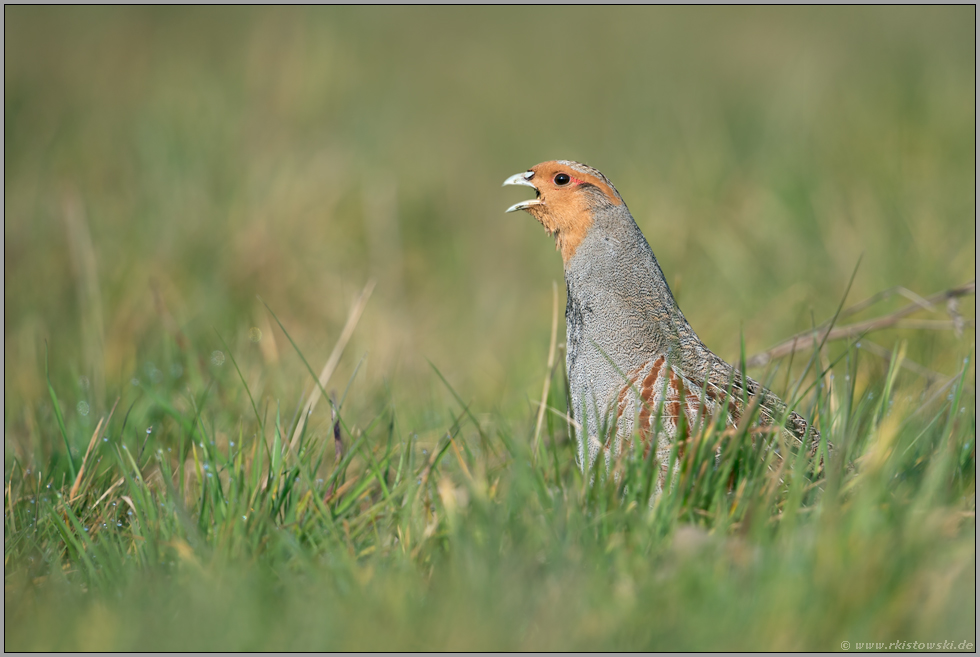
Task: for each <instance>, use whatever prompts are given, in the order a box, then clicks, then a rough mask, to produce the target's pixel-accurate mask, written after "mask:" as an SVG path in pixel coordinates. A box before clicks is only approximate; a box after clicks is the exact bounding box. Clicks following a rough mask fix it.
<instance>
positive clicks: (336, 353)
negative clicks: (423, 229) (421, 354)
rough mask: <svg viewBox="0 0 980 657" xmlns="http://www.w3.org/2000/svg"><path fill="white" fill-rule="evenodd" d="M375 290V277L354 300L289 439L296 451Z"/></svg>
mask: <svg viewBox="0 0 980 657" xmlns="http://www.w3.org/2000/svg"><path fill="white" fill-rule="evenodd" d="M373 291H374V279H371V280H369V281H368V282H367V285H365V286H364V290H363V291H361V295H360V296H359V297H357V301H355V302H354V307H353V308H351V310H350V315H348V316H347V323H346V324H344V329H343V331H341V332H340V338H338V339H337V344H335V345H334V348H333V351H332V352H330V358H328V359H327V362H326V364H325V365H324V366H323V370H321V372H320V377H319V380H320V385H318V386H314V387H313V390H312V392H310V398H309V399H307V400H306V406H305V407H304V408H303V414H302V415H301V416H300V418H299V421H298V422H297V423H296V430H295V431H293V438H292V440H290V441H289V448H290V449H291V450H292V451H294V452H295V451H296V446H297V445H298V444H299V437H300V434H301V433H303V425H304V424H305V421H306V420H307V419H308V418H309V417H310V414H311V413H312V412H313V409H314V408H316V404H317V402H318V401H320V389H321V388H325V387H326V386H327V382H328V381H330V377H331V376H333V371H334V370H335V369H336V368H337V363H339V362H340V357H341V356H342V355H343V353H344V347H346V346H347V341H348V340H350V337H351V335H353V333H354V328H355V327H356V326H357V321H358V320H359V319H360V318H361V313H362V312H364V306H365V305H367V302H368V299H370V298H371V292H373Z"/></svg>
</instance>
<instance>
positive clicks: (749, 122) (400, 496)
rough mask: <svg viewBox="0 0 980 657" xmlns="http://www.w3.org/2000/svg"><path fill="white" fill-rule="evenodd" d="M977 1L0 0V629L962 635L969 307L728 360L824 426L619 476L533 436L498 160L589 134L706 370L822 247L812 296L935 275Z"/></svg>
mask: <svg viewBox="0 0 980 657" xmlns="http://www.w3.org/2000/svg"><path fill="white" fill-rule="evenodd" d="M974 19H975V9H974V8H972V7H947V8H939V9H932V8H910V9H905V8H863V9H849V8H832V9H819V8H810V9H806V10H791V9H761V8H760V9H752V10H736V9H732V10H729V9H715V10H709V9H697V8H695V9H682V8H677V9H660V8H636V9H632V8H619V9H616V10H599V9H577V8H565V9H564V10H563V13H562V15H561V16H560V17H556V16H555V15H554V13H553V11H552V10H551V9H549V8H531V9H526V10H524V9H514V8H499V9H497V8H485V9H479V10H466V9H461V8H460V9H450V10H439V9H434V8H433V9H426V10H408V9H404V10H403V9H391V8H388V9H380V8H379V9H360V10H358V9H334V8H310V9H295V8H294V9H285V10H278V9H246V10H235V11H231V10H228V11H225V10H218V9H187V8H174V9H169V8H157V9H148V10H144V9H141V8H140V9H136V8H133V9H127V8H95V9H85V8H81V9H75V8H33V7H13V8H6V9H5V28H4V29H5V83H4V86H5V118H4V126H5V140H4V163H5V173H4V176H5V178H4V181H5V193H4V207H5V221H4V238H5V240H4V241H5V245H4V272H5V283H4V292H5V299H4V312H5V323H4V401H5V404H4V586H5V589H4V590H5V596H4V598H5V604H4V620H5V628H6V629H5V635H4V647H5V649H6V650H119V651H122V650H146V649H154V650H284V649H293V650H368V649H375V650H381V649H390V650H396V649H397V650H413V649H414V650H437V649H441V650H466V649H469V650H478V649H496V650H559V649H561V650H641V649H642V650H674V649H677V650H681V649H688V650H708V649H714V650H804V649H806V650H838V649H841V648H842V642H844V641H848V642H850V646H849V647H850V649H851V650H856V649H863V648H861V647H859V646H858V644H859V643H865V642H884V643H885V644H886V645H887V644H889V643H890V642H893V641H922V642H927V641H932V642H942V641H952V642H953V644H954V646H958V645H960V643H961V642H969V643H971V644H972V645H973V647H975V646H976V628H975V616H976V602H975V600H976V587H975V581H976V557H975V554H976V541H975V531H976V524H975V512H976V488H975V472H976V412H975V409H976V401H975V378H976V374H975V365H974V353H975V329H974V325H973V323H972V322H971V321H966V322H965V323H963V322H960V323H958V324H957V325H956V327H957V330H955V331H954V330H950V326H951V325H950V326H947V325H946V324H943V326H942V327H941V328H942V329H943V330H933V329H934V328H936V327H938V326H939V325H938V324H935V323H933V324H929V323H920V324H916V325H915V326H914V327H913V326H912V325H908V324H906V325H903V324H898V325H895V326H892V327H890V328H888V329H887V330H883V331H879V332H875V333H872V334H867V335H863V336H861V337H858V338H856V339H853V340H850V341H846V342H845V341H842V342H831V343H829V344H827V345H826V347H825V348H824V349H822V350H818V351H815V350H814V349H813V348H807V349H804V350H801V351H800V352H798V353H796V354H795V355H794V356H793V357H786V358H781V359H778V360H777V361H775V362H773V363H771V364H770V367H769V369H768V370H767V371H755V372H750V374H751V375H753V376H756V377H757V378H761V379H764V380H768V381H770V382H771V384H772V386H773V387H774V389H775V390H776V391H777V392H778V393H780V394H781V395H783V396H785V397H795V398H797V399H796V401H797V406H798V409H799V410H801V411H802V412H803V413H804V414H805V415H807V416H808V417H811V418H815V421H816V424H817V425H818V426H819V428H820V429H821V431H822V434H823V435H824V436H825V437H826V438H827V439H828V440H829V441H830V442H832V443H833V445H834V450H833V451H832V453H831V454H830V456H829V458H825V459H824V460H823V461H820V460H812V459H810V458H808V457H807V456H806V455H805V454H801V455H790V456H789V457H788V458H786V459H785V460H783V461H782V462H780V461H778V460H776V459H775V456H774V454H773V452H772V451H771V450H769V451H766V450H764V449H763V444H764V443H763V441H761V440H759V439H758V437H757V438H756V439H755V440H754V441H753V440H752V438H751V436H749V435H746V433H745V432H744V431H739V432H728V433H725V432H723V431H721V430H720V428H718V427H714V428H712V429H711V430H709V431H708V432H707V433H705V434H702V435H700V436H695V437H692V438H691V443H690V444H688V449H686V450H685V451H684V453H683V455H682V456H678V455H677V454H676V453H675V455H674V456H673V458H674V459H676V463H677V467H676V469H675V470H672V472H675V475H674V476H675V481H674V483H673V485H671V486H668V488H667V492H665V493H664V494H662V495H660V496H658V497H656V499H655V501H654V502H653V504H649V503H648V500H649V495H648V492H649V490H650V488H651V485H652V484H651V482H652V477H653V476H654V475H655V474H656V473H657V472H658V471H659V464H656V463H653V462H650V461H645V460H643V459H642V458H641V457H640V456H630V457H627V458H624V459H623V460H621V461H619V462H617V463H615V464H613V473H614V474H613V476H606V475H605V473H604V472H599V473H588V474H586V475H584V476H583V474H582V473H581V472H579V471H578V470H577V468H576V467H575V465H574V447H573V445H572V444H571V443H570V441H569V439H568V427H567V424H566V422H565V420H564V419H563V418H562V415H561V414H562V413H563V412H564V410H565V409H566V408H567V404H566V387H565V380H564V375H563V368H562V366H561V364H562V362H563V361H564V358H563V354H562V353H561V344H560V343H561V341H562V338H561V336H562V334H563V333H562V327H561V322H558V323H557V327H556V330H557V335H558V338H557V340H556V342H557V343H558V344H555V345H553V346H552V345H551V344H550V341H549V337H550V335H551V331H549V329H550V327H551V320H552V312H551V308H552V280H559V281H560V279H561V271H560V264H559V259H558V258H557V256H556V255H555V254H554V253H553V252H551V247H550V244H548V242H547V240H546V239H544V238H542V236H541V235H540V233H538V231H537V228H536V226H534V225H533V222H532V223H529V221H530V220H527V221H513V220H512V217H511V216H506V217H502V216H500V213H501V212H502V210H503V209H504V208H505V207H507V206H508V205H510V204H511V203H513V202H514V199H513V198H512V195H509V194H507V193H506V192H507V190H499V189H497V186H498V185H499V183H500V181H502V180H503V178H505V177H506V176H507V175H510V174H512V173H515V172H516V171H519V170H522V169H524V168H526V167H527V166H530V165H532V164H534V163H536V162H539V161H541V160H545V159H550V158H554V157H572V158H576V159H582V160H584V161H586V162H589V163H590V164H593V165H595V166H598V167H599V168H600V169H601V170H603V171H604V172H605V173H606V174H607V175H609V176H610V178H611V179H612V180H614V181H615V183H616V185H617V188H618V189H619V190H620V191H621V192H622V193H623V195H624V198H626V199H627V201H628V203H629V204H630V208H631V210H632V211H633V213H634V215H635V216H636V218H637V220H638V222H639V223H640V226H641V228H642V229H643V230H644V232H645V234H646V235H647V236H648V238H649V239H650V242H651V245H652V246H653V249H654V251H655V252H656V253H657V256H658V258H659V259H660V262H661V264H662V266H663V268H664V270H665V272H666V273H667V276H668V280H669V282H670V284H671V285H672V287H673V289H674V292H675V294H676V296H677V298H678V300H679V301H680V303H681V306H682V308H683V309H684V311H685V313H686V315H687V317H688V318H689V320H690V321H691V323H692V325H693V326H694V328H695V329H696V330H698V332H699V334H700V335H701V337H702V338H703V339H704V340H705V341H706V343H707V344H708V345H709V346H710V347H711V348H712V349H714V350H715V351H717V352H718V353H719V354H720V355H722V356H724V357H725V358H726V359H728V360H729V361H730V362H738V361H739V359H740V358H744V357H745V355H747V354H751V353H753V352H757V351H760V350H762V349H763V348H765V347H768V346H770V345H772V344H775V343H777V342H779V341H780V340H782V339H784V338H786V337H787V336H789V335H792V334H794V333H797V332H799V331H802V330H806V329H808V328H810V327H811V326H813V325H814V324H817V323H819V322H820V321H822V320H824V319H826V318H829V317H832V316H834V313H835V310H836V309H837V308H838V306H839V305H840V304H841V296H842V295H843V291H844V289H845V288H847V287H848V281H849V280H850V279H851V276H852V274H853V272H854V266H855V262H857V261H858V259H859V258H860V259H861V268H860V269H859V270H858V273H857V275H856V276H855V277H854V282H853V287H852V288H851V292H850V294H849V296H848V300H847V305H849V304H851V303H852V302H853V301H854V300H857V299H863V298H867V297H870V296H871V295H873V294H874V293H876V292H878V291H880V290H883V289H885V288H890V287H892V286H895V285H901V286H904V287H905V288H908V289H910V290H913V291H915V292H916V293H918V294H921V295H922V296H926V295H928V294H929V293H932V292H934V291H937V290H940V289H946V288H949V287H952V286H954V285H959V284H962V283H964V282H966V281H967V280H969V279H970V278H972V277H973V276H975V266H974V265H975V258H976V255H975V250H974V249H975V247H974V243H975V223H974V221H973V218H974V217H975V204H974V196H973V185H972V182H973V178H974V173H975V172H974V156H975V153H974V148H973V144H974V136H975V127H974V117H975V80H974V78H975V70H974V52H973V45H974V42H975V33H974V32H973V28H972V26H973V25H974V24H975V20H974ZM542 40H544V41H547V42H548V43H565V44H569V43H571V44H576V45H575V48H576V52H575V53H574V57H572V55H571V54H569V60H568V61H569V62H573V63H574V65H569V66H563V65H562V64H561V61H563V60H561V58H560V57H559V62H558V63H554V62H551V61H547V60H542V58H541V57H537V56H534V53H535V52H537V51H538V50H540V48H539V47H537V46H540V44H541V43H542ZM536 44H537V45H536ZM549 52H550V51H549ZM450 54H451V56H450ZM532 91H533V93H532ZM554 117H557V118H554ZM862 254H863V255H862ZM369 279H373V280H376V281H377V287H376V288H375V291H374V293H373V295H372V296H371V298H370V300H368V301H367V303H366V305H365V306H364V307H363V310H364V312H363V315H361V316H360V317H361V318H360V321H359V323H357V326H356V328H355V329H354V331H353V333H350V332H349V331H344V330H343V329H344V326H345V322H346V320H347V318H348V316H349V315H350V314H351V311H352V309H353V308H355V307H356V306H357V302H356V301H355V300H354V299H355V297H356V294H357V293H358V292H359V291H360V290H361V289H362V288H363V286H364V284H365V282H366V281H367V280H369ZM256 296H259V297H261V300H258V299H256ZM560 301H561V299H560V297H559V307H560ZM263 302H264V303H263ZM899 302H901V303H907V302H908V300H899V299H898V298H897V297H895V298H892V299H885V300H882V301H881V302H879V303H877V304H875V305H874V306H871V307H869V308H866V309H865V310H864V311H862V314H861V315H858V316H852V317H848V320H847V321H860V320H861V319H864V318H868V317H874V316H877V315H881V314H886V313H888V312H889V311H890V310H892V309H894V308H895V307H896V304H897V303H899ZM958 303H959V306H956V307H952V306H950V307H949V308H947V309H937V310H938V312H945V313H946V315H945V317H947V318H956V317H957V316H959V315H961V316H962V317H964V318H968V319H969V318H972V317H975V310H974V307H975V306H974V301H973V298H972V297H970V296H966V297H962V298H960V300H959V302H958ZM264 304H267V305H264ZM273 313H274V315H273ZM922 316H925V315H922ZM917 317H918V316H917ZM931 317H932V318H939V317H941V315H937V314H934V315H932V316H931ZM279 320H281V323H280V322H279ZM924 326H928V327H932V328H923V327H924ZM287 333H288V335H287ZM348 338H349V341H348ZM338 341H341V342H346V343H347V347H346V349H345V350H343V353H342V354H340V352H339V351H338V357H335V358H331V353H332V351H331V350H332V349H333V348H334V346H335V345H336V344H337V342H338ZM549 347H550V348H549ZM328 361H329V363H332V365H330V367H329V368H327V369H332V376H331V378H330V380H329V382H327V383H326V384H325V385H323V386H322V388H323V389H322V390H320V389H319V388H318V387H317V386H316V384H315V375H316V374H318V373H319V372H320V367H321V366H322V365H323V363H327V362H328ZM556 363H557V365H555V364H556ZM808 363H809V364H808ZM805 368H806V373H804V369H805ZM315 390H316V391H319V393H320V398H319V403H318V404H317V406H316V408H315V410H313V412H312V413H311V414H309V415H307V414H305V413H304V408H305V405H306V404H307V403H308V401H309V400H310V398H311V395H313V394H314V391H315ZM794 390H795V391H798V392H794ZM542 395H543V396H544V397H545V398H546V399H547V401H548V407H549V409H550V410H548V411H547V412H545V413H544V414H543V415H541V414H540V413H539V403H538V402H539V401H540V399H541V398H542ZM294 436H297V439H296V441H295V445H294V444H293V437H294ZM532 446H533V447H532ZM719 446H720V449H721V451H720V456H718V457H716V453H717V452H716V447H719ZM782 453H787V452H786V450H782ZM593 474H594V475H595V477H594V478H595V483H594V484H593V485H587V484H586V482H587V481H589V480H590V479H591V478H593V477H592V475H593ZM971 649H972V648H971Z"/></svg>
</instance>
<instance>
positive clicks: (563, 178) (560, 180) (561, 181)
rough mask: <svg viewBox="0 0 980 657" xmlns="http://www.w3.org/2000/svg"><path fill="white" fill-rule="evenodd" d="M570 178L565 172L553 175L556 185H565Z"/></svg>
mask: <svg viewBox="0 0 980 657" xmlns="http://www.w3.org/2000/svg"><path fill="white" fill-rule="evenodd" d="M571 180H572V179H571V178H569V177H568V174H567V173H559V174H558V175H557V176H555V184H556V185H567V184H568V183H569V182H570V181H571Z"/></svg>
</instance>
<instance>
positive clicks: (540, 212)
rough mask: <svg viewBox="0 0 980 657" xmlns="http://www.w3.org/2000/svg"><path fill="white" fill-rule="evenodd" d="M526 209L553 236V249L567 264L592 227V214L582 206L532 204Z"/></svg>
mask: <svg viewBox="0 0 980 657" xmlns="http://www.w3.org/2000/svg"><path fill="white" fill-rule="evenodd" d="M527 211H528V213H529V214H530V215H531V216H532V217H534V218H535V219H537V220H538V222H539V223H540V224H541V225H542V226H544V230H545V232H547V233H548V234H549V235H551V236H552V237H554V238H555V250H556V251H561V259H562V261H563V262H564V263H565V264H566V265H567V264H568V261H569V260H571V259H572V256H574V255H575V251H576V250H577V249H578V247H579V245H580V244H581V243H582V240H584V239H585V236H586V235H587V234H588V232H589V229H590V228H592V223H593V220H592V214H591V213H590V212H589V211H588V210H587V209H584V208H560V207H559V208H548V206H546V205H544V204H542V205H533V206H531V207H529V208H528V209H527Z"/></svg>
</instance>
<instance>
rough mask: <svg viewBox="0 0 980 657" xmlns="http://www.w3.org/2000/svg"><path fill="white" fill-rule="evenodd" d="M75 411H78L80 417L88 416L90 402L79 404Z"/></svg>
mask: <svg viewBox="0 0 980 657" xmlns="http://www.w3.org/2000/svg"><path fill="white" fill-rule="evenodd" d="M75 410H77V411H78V414H79V415H88V411H89V408H88V402H84V401H80V402H78V406H76V407H75Z"/></svg>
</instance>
